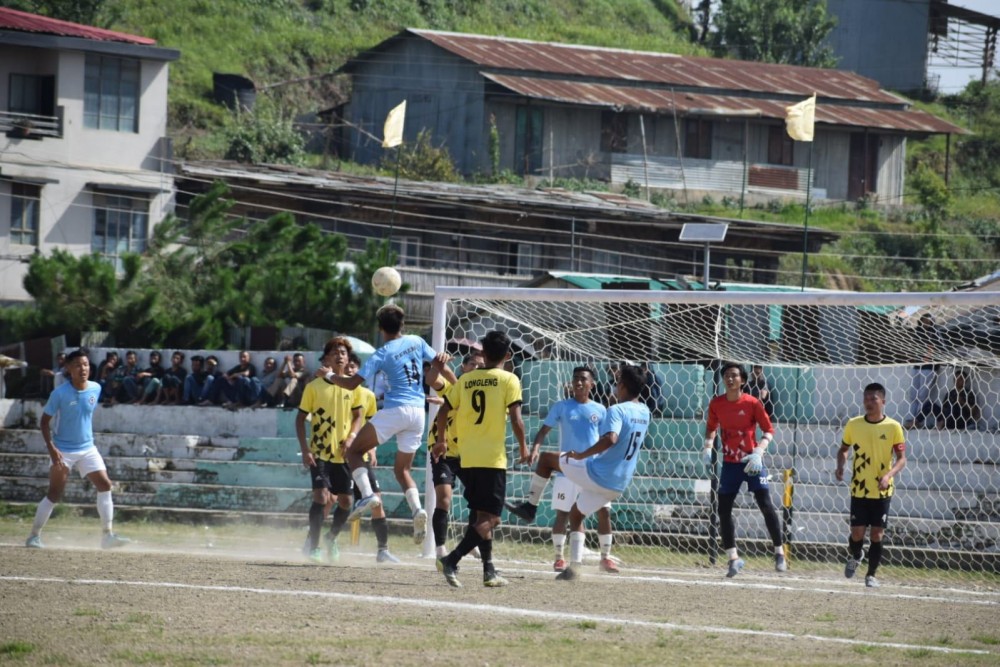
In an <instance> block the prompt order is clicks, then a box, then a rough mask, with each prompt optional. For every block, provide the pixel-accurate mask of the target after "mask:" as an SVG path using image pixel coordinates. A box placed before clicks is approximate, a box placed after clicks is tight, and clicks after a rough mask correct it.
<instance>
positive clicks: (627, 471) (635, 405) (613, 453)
mask: <svg viewBox="0 0 1000 667" xmlns="http://www.w3.org/2000/svg"><path fill="white" fill-rule="evenodd" d="M648 429H649V408H647V407H646V406H645V405H644V404H643V403H639V402H638V401H627V402H625V403H617V404H615V405H612V406H611V407H610V408H608V412H607V414H606V415H604V421H602V422H601V428H600V430H601V435H605V434H607V433H617V434H618V442H616V443H615V444H614V445H613V446H612V447H610V448H609V449H606V450H604V451H603V452H601V453H600V454H598V455H597V456H592V457H590V458H588V459H587V474H589V475H590V478H591V479H592V480H594V482H596V483H597V484H599V485H601V486H603V487H604V488H605V489H610V490H612V491H617V492H618V493H621V492H622V491H624V490H625V488H626V487H627V486H628V485H629V482H631V481H632V475H634V474H635V466H636V464H637V463H638V462H639V449H641V447H642V441H643V440H644V439H645V438H646V431H647V430H648Z"/></svg>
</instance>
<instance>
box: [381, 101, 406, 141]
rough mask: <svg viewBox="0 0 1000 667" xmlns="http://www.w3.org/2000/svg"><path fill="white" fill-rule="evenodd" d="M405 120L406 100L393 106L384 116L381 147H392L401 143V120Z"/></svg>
mask: <svg viewBox="0 0 1000 667" xmlns="http://www.w3.org/2000/svg"><path fill="white" fill-rule="evenodd" d="M404 120H406V100H403V101H402V102H400V103H399V105H398V106H396V107H394V108H393V109H392V110H391V111H390V112H389V115H388V116H386V117H385V127H384V128H383V130H382V133H383V136H384V138H383V139H382V148H392V147H393V146H398V145H400V144H401V143H403V121H404Z"/></svg>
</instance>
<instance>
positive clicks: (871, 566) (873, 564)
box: [868, 542, 882, 577]
mask: <svg viewBox="0 0 1000 667" xmlns="http://www.w3.org/2000/svg"><path fill="white" fill-rule="evenodd" d="M881 562H882V543H881V542H872V544H871V546H870V547H868V576H869V577H874V576H875V571H876V570H877V569H878V564H879V563H881Z"/></svg>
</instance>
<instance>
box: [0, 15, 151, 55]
mask: <svg viewBox="0 0 1000 667" xmlns="http://www.w3.org/2000/svg"><path fill="white" fill-rule="evenodd" d="M0 30H13V31H17V32H37V33H41V34H45V35H58V36H60V37H79V38H80V39H92V40H95V41H99V42H126V43H128V44H142V45H144V46H154V45H155V44H156V40H155V39H150V38H149V37H141V36H139V35H130V34H128V33H124V32H116V31H114V30H105V29H103V28H95V27H93V26H88V25H81V24H79V23H70V22H69V21H61V20H59V19H53V18H49V17H47V16H39V15H38V14H29V13H28V12H19V11H17V10H16V9H8V8H5V7H0Z"/></svg>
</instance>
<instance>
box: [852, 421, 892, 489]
mask: <svg viewBox="0 0 1000 667" xmlns="http://www.w3.org/2000/svg"><path fill="white" fill-rule="evenodd" d="M843 445H844V446H845V447H850V448H851V451H852V456H853V459H854V460H853V463H852V465H853V469H854V473H853V474H852V475H851V496H852V497H854V498H888V497H890V496H891V495H892V492H893V490H894V489H895V484H893V481H892V480H889V486H888V488H886V489H885V490H884V491H883V490H881V489H879V488H878V481H879V479H881V478H882V477H883V476H884V475H885V474H886V473H887V472H889V469H890V468H892V462H893V461H892V460H893V452H894V451H899V452H902V451H903V450H904V448H905V447H906V444H905V442H904V436H903V427H902V426H900V425H899V422H898V421H896V420H895V419H891V418H889V417H883V418H882V421H880V422H877V423H872V422H870V421H868V420H867V419H865V417H864V415H862V416H860V417H855V418H853V419H851V420H850V421H848V422H847V426H845V427H844V440H843Z"/></svg>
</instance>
